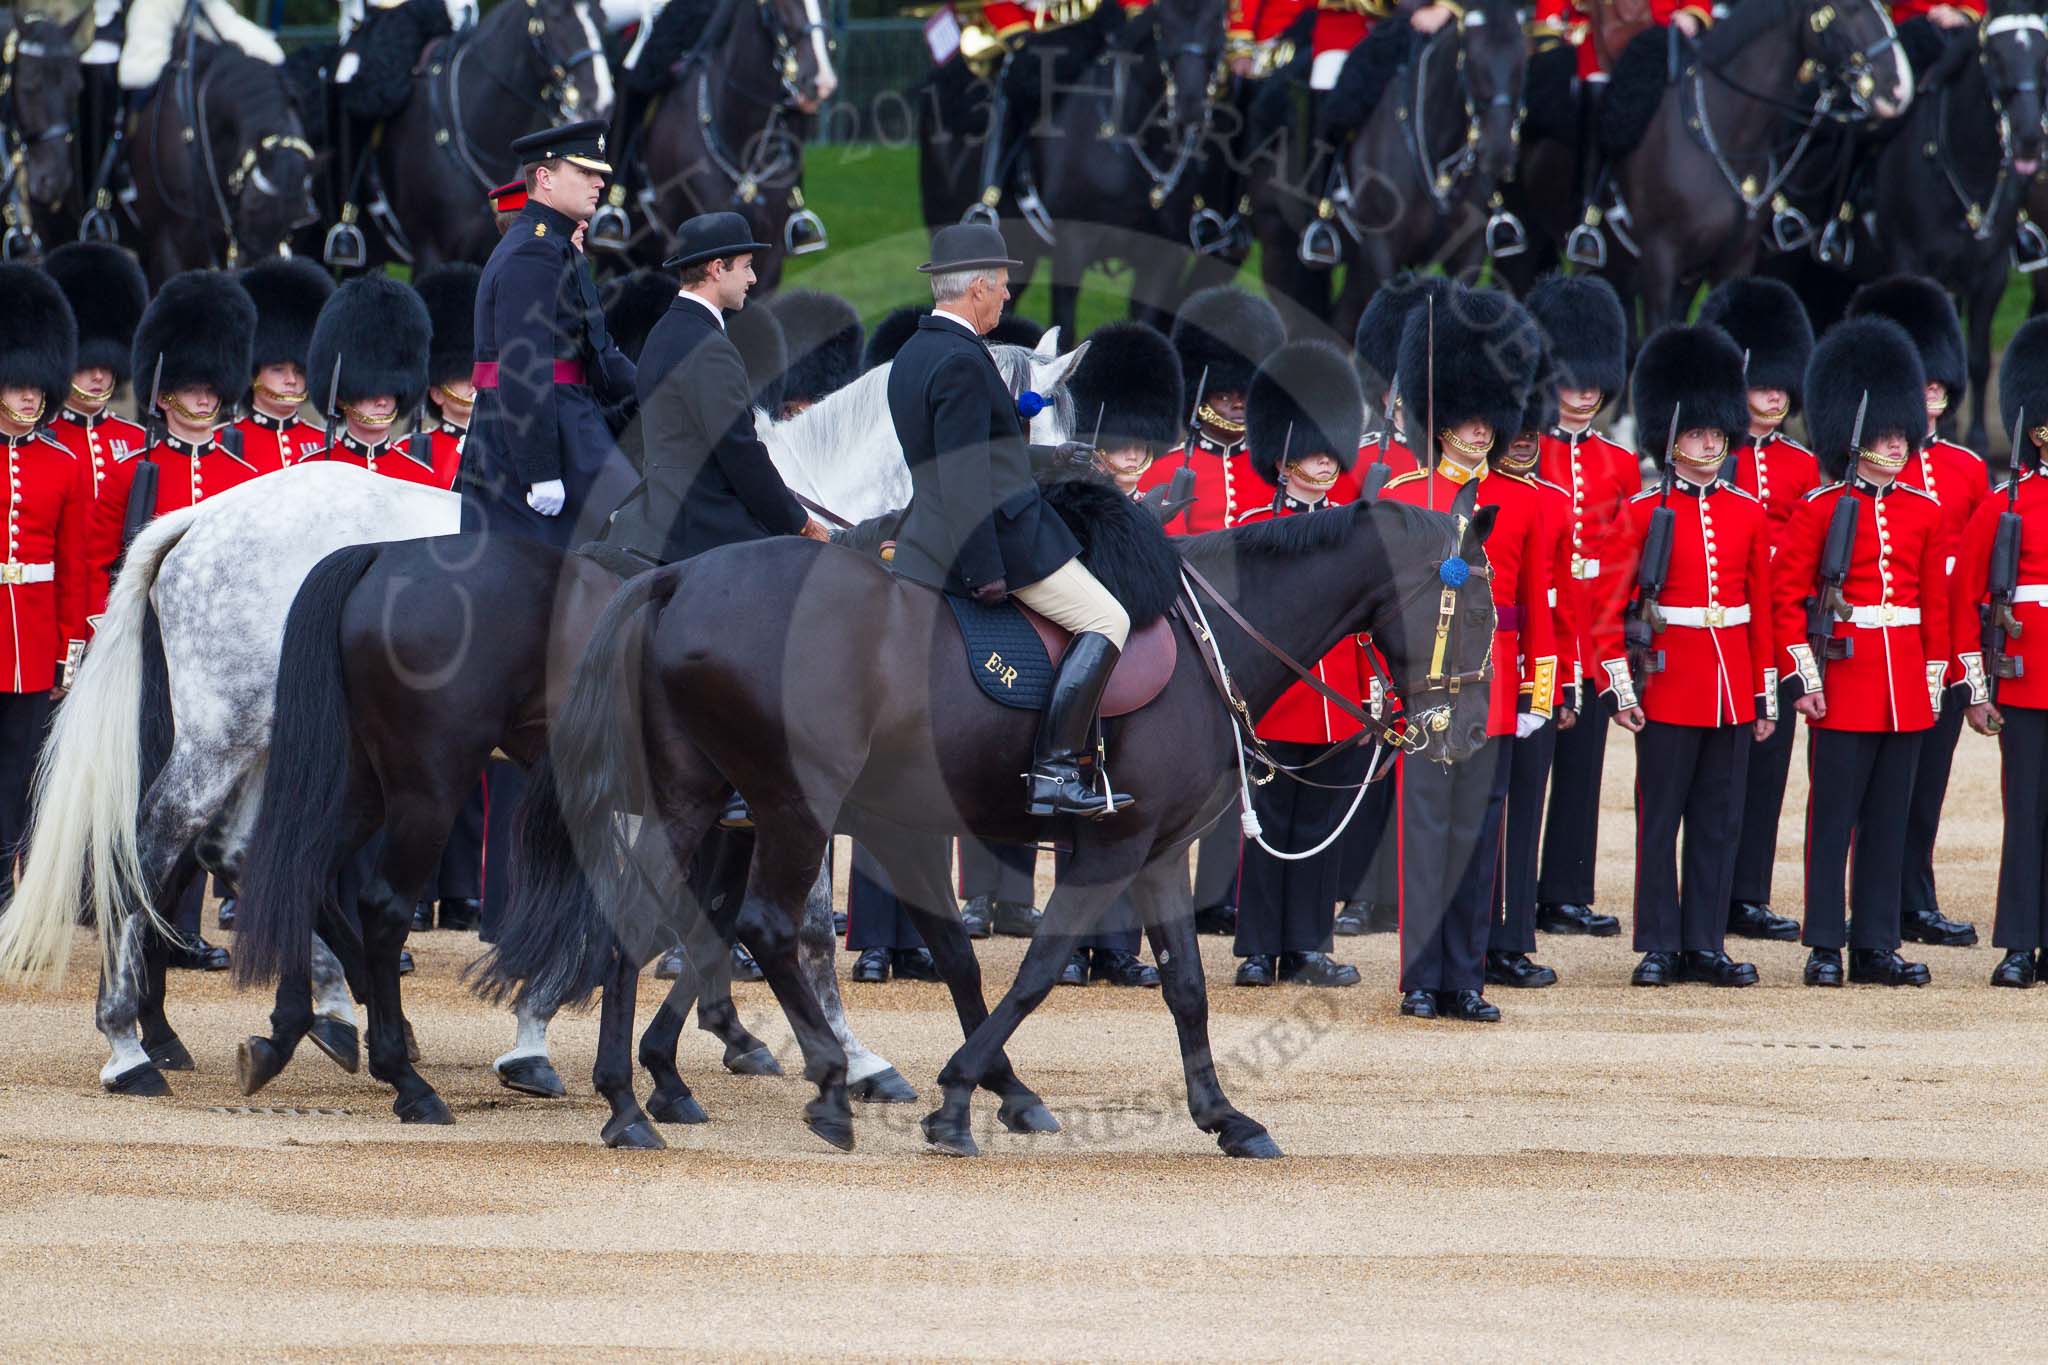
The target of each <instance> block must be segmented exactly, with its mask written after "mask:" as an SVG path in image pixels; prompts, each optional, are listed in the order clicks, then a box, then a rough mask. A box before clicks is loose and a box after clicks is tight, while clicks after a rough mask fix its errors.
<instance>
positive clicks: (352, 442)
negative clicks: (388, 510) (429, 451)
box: [329, 431, 448, 488]
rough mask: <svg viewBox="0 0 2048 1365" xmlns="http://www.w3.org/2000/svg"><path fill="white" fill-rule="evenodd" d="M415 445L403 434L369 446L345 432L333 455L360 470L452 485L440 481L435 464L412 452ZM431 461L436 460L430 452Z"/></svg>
mask: <svg viewBox="0 0 2048 1365" xmlns="http://www.w3.org/2000/svg"><path fill="white" fill-rule="evenodd" d="M411 448H412V447H411V445H410V443H409V442H408V441H407V440H406V438H405V437H403V436H396V437H393V438H392V439H390V440H388V441H379V442H378V443H377V444H376V445H365V444H363V442H361V441H358V440H357V439H356V438H355V437H353V436H351V435H350V434H349V433H347V432H345V431H344V432H342V433H341V435H340V437H339V438H337V439H336V440H335V442H334V453H333V455H331V456H330V457H329V458H330V459H332V460H334V462H335V463H337V464H352V465H354V466H355V467H356V468H358V469H367V470H369V471H370V472H371V473H372V474H382V475H384V476H385V477H386V478H391V479H399V480H402V481H404V482H406V483H423V484H427V485H429V486H430V487H436V488H445V487H447V486H448V485H446V484H443V483H438V482H436V480H437V477H438V476H437V475H436V473H435V470H434V465H433V464H432V463H428V464H421V463H420V462H419V461H418V460H415V459H414V458H413V457H412V455H411V454H410V453H409V452H410V451H411ZM428 458H429V460H431V459H432V456H431V455H430V456H429V457H428Z"/></svg>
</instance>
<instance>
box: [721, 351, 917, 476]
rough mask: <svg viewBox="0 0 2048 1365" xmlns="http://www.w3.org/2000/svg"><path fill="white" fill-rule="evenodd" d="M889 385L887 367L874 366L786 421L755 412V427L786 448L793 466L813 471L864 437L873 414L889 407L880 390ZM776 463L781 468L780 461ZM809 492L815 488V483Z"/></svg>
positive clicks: (766, 440) (768, 441)
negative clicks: (777, 420) (771, 419)
mask: <svg viewBox="0 0 2048 1365" xmlns="http://www.w3.org/2000/svg"><path fill="white" fill-rule="evenodd" d="M888 385H889V367H888V366H887V365H877V366H876V367H875V368H874V369H872V370H869V371H868V372H867V373H866V374H864V375H862V376H861V377H860V378H858V379H856V380H854V381H853V382H852V383H851V384H848V385H847V386H846V387H844V388H842V389H837V390H834V391H833V392H832V393H831V394H830V395H828V396H827V398H826V399H825V400H824V401H822V402H817V403H813V404H811V405H810V406H809V407H807V408H805V409H804V410H803V411H802V412H800V413H798V414H797V415H796V416H794V417H792V418H790V419H789V420H788V421H786V422H775V421H770V420H769V417H768V414H766V413H764V412H756V413H755V414H754V427H755V430H757V431H759V432H760V433H761V439H762V441H763V443H764V444H766V445H767V446H769V447H770V448H771V449H775V448H778V447H779V448H780V450H782V451H786V452H787V453H788V455H789V457H790V459H791V460H792V461H794V463H795V465H796V467H798V468H800V469H803V470H806V471H809V470H814V469H817V468H819V467H820V466H821V465H824V464H828V463H830V461H831V460H832V459H833V458H834V456H835V455H836V454H837V453H838V452H839V451H842V450H851V449H854V448H856V447H858V446H859V445H860V444H861V443H862V442H863V441H864V440H865V439H866V428H868V427H869V426H871V425H873V423H874V420H875V413H876V412H877V411H884V412H886V411H887V410H888V407H889V400H888V396H887V394H886V393H884V392H883V390H886V389H887V388H888ZM776 463H777V466H778V467H781V461H779V460H778V461H777V462H776ZM810 491H816V485H815V484H813V485H812V488H811V490H810Z"/></svg>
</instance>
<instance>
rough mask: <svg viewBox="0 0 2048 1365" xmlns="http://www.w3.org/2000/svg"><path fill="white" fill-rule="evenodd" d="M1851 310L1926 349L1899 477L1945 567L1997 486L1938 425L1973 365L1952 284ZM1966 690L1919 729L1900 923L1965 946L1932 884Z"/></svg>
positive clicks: (1863, 299)
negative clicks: (1931, 523) (1912, 438)
mask: <svg viewBox="0 0 2048 1365" xmlns="http://www.w3.org/2000/svg"><path fill="white" fill-rule="evenodd" d="M1849 316H1851V317H1863V316H1876V317H1884V318H1890V319H1891V320H1892V321H1893V322H1896V323H1898V324H1899V326H1901V327H1903V328H1905V329H1906V335H1908V336H1910V337H1911V338H1913V344H1914V345H1915V346H1917V347H1918V348H1919V350H1920V366H1921V369H1922V371H1923V372H1924V373H1925V374H1926V376H1927V439H1926V441H1925V442H1924V443H1923V444H1922V445H1921V446H1920V449H1919V451H1918V453H1917V454H1915V455H1914V457H1913V458H1912V459H1911V460H1909V461H1907V463H1906V467H1905V468H1904V469H1902V470H1900V471H1899V483H1900V484H1902V485H1903V486H1905V487H1907V488H1917V489H1919V490H1920V491H1921V492H1923V493H1928V494H1932V495H1933V497H1934V499H1935V500H1936V501H1937V502H1939V503H1940V504H1941V534H1942V566H1943V571H1944V572H1946V571H1947V570H1948V569H1950V568H1952V567H1954V565H1955V561H1956V552H1957V550H1958V549H1959V548H1960V547H1961V545H1962V540H1963V528H1964V527H1965V526H1967V525H1968V524H1969V521H1970V517H1971V514H1972V513H1974V512H1975V511H1976V510H1977V506H1978V504H1979V503H1981V502H1983V501H1984V497H1985V494H1986V493H1988V492H1989V491H1990V488H1991V476H1990V473H1989V471H1988V470H1986V468H1985V465H1984V461H1983V459H1982V457H1980V456H1979V455H1977V454H1976V453H1975V452H1974V451H1971V450H1966V449H1964V448H1963V447H1962V446H1959V445H1957V444H1955V443H1954V442H1952V441H1944V440H1942V439H1941V438H1940V437H1939V436H1937V435H1935V434H1934V427H1935V424H1936V423H1937V422H1938V421H1940V420H1941V416H1942V414H1943V413H1945V412H1947V411H1948V409H1949V407H1950V405H1951V404H1953V405H1955V406H1957V407H1960V406H1962V402H1963V397H1964V395H1965V394H1966V393H1967V392H1968V390H1969V383H1970V377H1969V376H1970V371H1969V364H1968V361H1967V360H1966V359H1965V357H1964V351H1963V327H1962V323H1961V322H1959V321H1957V319H1956V307H1955V304H1954V302H1953V301H1951V300H1950V298H1949V296H1948V291H1947V290H1945V289H1943V288H1942V287H1941V286H1940V285H1938V284H1936V283H1935V282H1934V281H1933V280H1930V279H1924V278H1922V277H1919V276H1915V275H1893V276H1890V277H1889V278H1887V279H1882V280H1878V281H1876V282H1875V283H1872V284H1867V285H1865V286H1863V288H1861V289H1859V290H1857V291H1856V297H1855V298H1854V299H1853V300H1851V301H1850V304H1849ZM1963 709H1964V702H1963V694H1962V693H1961V692H1960V691H1956V692H1953V693H1950V694H1949V695H1948V696H1947V697H1945V698H1944V700H1943V702H1942V705H1941V710H1940V714H1939V715H1938V716H1936V717H1935V721H1934V728H1933V729H1931V730H1929V731H1928V732H1927V734H1926V735H1925V736H1923V737H1922V740H1921V744H1920V761H1919V763H1918V764H1917V765H1916V766H1915V768H1914V769H1913V802H1912V805H1911V807H1910V808H1909V810H1908V813H1907V816H1906V889H1905V894H1904V899H1903V901H1902V903H1901V906H1900V932H1901V933H1902V934H1904V936H1905V938H1906V941H1907V942H1909V943H1927V944H1933V945H1935V946H1937V947H1945V948H1967V947H1969V946H1970V945H1972V944H1974V943H1975V942H1976V941H1977V927H1976V926H1975V925H1974V924H1964V923H1962V922H1960V921H1957V920H1952V919H1950V918H1949V917H1948V916H1946V915H1944V914H1942V913H1941V904H1940V900H1939V898H1938V897H1937V895H1936V894H1935V885H1934V841H1935V838H1936V836H1937V835H1938V834H1939V833H1940V831H1941V807H1942V803H1943V802H1944V801H1945V800H1946V799H1947V798H1948V775H1949V769H1950V767H1951V766H1952V765H1953V764H1954V762H1955V757H1956V741H1957V740H1958V739H1960V738H1961V737H1962V733H1963Z"/></svg>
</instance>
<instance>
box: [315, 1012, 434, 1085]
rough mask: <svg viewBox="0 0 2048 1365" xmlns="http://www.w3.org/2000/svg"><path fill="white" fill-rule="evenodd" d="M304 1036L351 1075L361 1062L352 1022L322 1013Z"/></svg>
mask: <svg viewBox="0 0 2048 1365" xmlns="http://www.w3.org/2000/svg"><path fill="white" fill-rule="evenodd" d="M306 1036H307V1037H308V1038H310V1039H312V1040H313V1046H314V1047H317V1048H319V1049H320V1050H321V1051H322V1052H324V1053H326V1054H327V1056H328V1058H329V1059H330V1060H331V1061H333V1063H334V1064H335V1065H336V1066H338V1067H340V1068H341V1069H342V1070H343V1071H346V1072H347V1073H348V1074H349V1075H351V1076H353V1075H355V1074H356V1068H358V1067H360V1066H361V1065H362V1064H363V1048H362V1040H361V1035H360V1034H358V1033H357V1032H356V1026H355V1025H354V1024H351V1023H348V1022H346V1021H344V1020H341V1019H330V1018H328V1017H327V1016H326V1015H324V1014H323V1015H320V1016H318V1017H316V1018H315V1019H314V1020H313V1027H312V1028H310V1029H308V1030H306ZM414 1060H415V1061H417V1060H418V1059H417V1058H415V1059H414Z"/></svg>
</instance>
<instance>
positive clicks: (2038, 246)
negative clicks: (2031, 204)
mask: <svg viewBox="0 0 2048 1365" xmlns="http://www.w3.org/2000/svg"><path fill="white" fill-rule="evenodd" d="M2044 265H2048V233H2044V232H2042V231H2041V225H2040V224H2038V223H2036V222H2035V221H2034V220H2033V219H2031V218H2029V217H2027V215H2026V214H2024V213H2022V214H2021V215H2020V221H2019V226H2018V228H2017V229H2016V231H2015V235H2014V238H2013V244H2012V268H2013V269H2014V270H2017V271H2019V272H2020V273H2021V274H2022V275H2031V274H2033V273H2034V272H2035V271H2036V270H2039V269H2040V268H2041V267H2042V266H2044Z"/></svg>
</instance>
